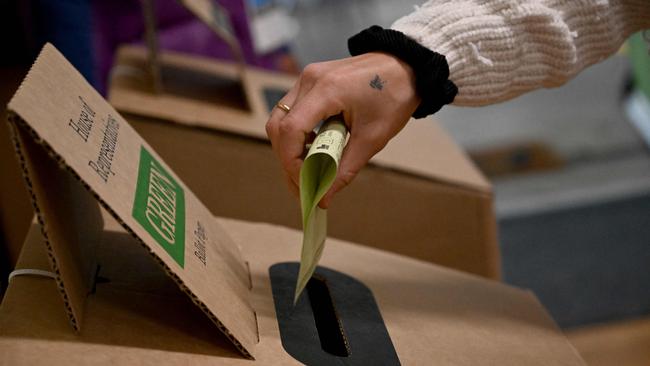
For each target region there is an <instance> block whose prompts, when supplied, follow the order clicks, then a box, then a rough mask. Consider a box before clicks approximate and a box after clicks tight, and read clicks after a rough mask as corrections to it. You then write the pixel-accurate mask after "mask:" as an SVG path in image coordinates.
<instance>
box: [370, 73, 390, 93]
mask: <svg viewBox="0 0 650 366" xmlns="http://www.w3.org/2000/svg"><path fill="white" fill-rule="evenodd" d="M384 84H386V80H381V78H380V77H379V75H377V74H375V78H374V79H372V80H370V87H371V88H373V89H377V90H382V89H383V88H384Z"/></svg>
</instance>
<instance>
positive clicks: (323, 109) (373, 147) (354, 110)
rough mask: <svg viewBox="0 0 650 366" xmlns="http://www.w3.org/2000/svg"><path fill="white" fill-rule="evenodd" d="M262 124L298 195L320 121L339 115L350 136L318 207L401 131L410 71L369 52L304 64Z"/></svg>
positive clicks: (412, 96)
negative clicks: (307, 151) (306, 155)
mask: <svg viewBox="0 0 650 366" xmlns="http://www.w3.org/2000/svg"><path fill="white" fill-rule="evenodd" d="M280 103H281V104H285V105H287V106H290V107H291V110H290V111H289V112H286V111H284V110H282V109H280V108H274V110H273V111H272V113H271V117H270V118H269V121H268V122H267V123H266V133H267V134H268V136H269V138H270V140H271V144H272V145H273V151H274V152H275V154H276V155H277V156H278V158H279V160H280V162H281V164H282V167H283V168H284V171H285V176H286V178H287V184H288V186H289V189H290V190H291V191H292V192H293V193H294V194H296V195H298V187H299V186H300V167H301V166H302V163H303V157H304V153H305V144H306V143H307V142H309V139H310V138H313V132H312V131H313V129H314V127H316V125H318V123H319V122H320V121H323V120H325V119H327V118H328V117H330V116H333V115H337V114H342V116H343V119H344V120H345V123H346V124H347V127H348V130H349V132H350V138H349V140H348V143H347V145H346V147H345V150H344V151H343V157H342V158H341V162H340V165H339V169H338V173H337V176H336V180H335V181H334V184H333V185H332V187H331V188H330V190H329V191H328V192H327V193H326V194H325V196H324V197H323V199H322V200H321V202H320V203H319V206H320V207H321V208H327V207H328V206H329V204H330V202H331V200H332V197H333V195H334V194H336V193H337V192H339V191H340V190H341V189H343V188H344V187H345V186H347V185H348V184H350V183H351V182H352V180H353V179H354V178H355V177H356V175H357V173H358V172H359V171H360V170H361V168H362V167H363V166H364V165H365V164H366V163H367V162H368V161H369V160H370V158H372V157H373V156H374V155H375V154H376V153H378V152H379V151H380V150H381V149H383V148H384V146H386V144H387V143H388V141H389V140H390V139H392V138H393V137H394V136H395V135H397V133H398V132H399V131H400V130H401V129H402V128H404V126H405V125H406V122H408V120H409V119H410V117H411V115H412V114H413V112H414V111H415V109H416V108H417V107H418V105H419V103H420V98H419V96H418V95H417V93H416V91H415V80H414V78H413V72H412V70H411V68H410V66H408V65H407V64H405V63H404V62H402V61H401V60H399V59H397V58H395V57H393V56H391V55H388V54H385V53H377V52H371V53H366V54H363V55H359V56H355V57H348V58H344V59H340V60H334V61H327V62H319V63H314V64H310V65H307V67H305V69H304V70H303V72H302V74H301V75H300V78H299V79H298V81H297V82H296V84H295V85H294V86H293V88H292V89H291V90H290V91H289V92H288V93H287V94H286V95H285V96H284V97H283V98H282V100H281V101H280Z"/></svg>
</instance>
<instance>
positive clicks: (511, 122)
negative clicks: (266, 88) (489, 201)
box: [0, 0, 650, 365]
mask: <svg viewBox="0 0 650 366" xmlns="http://www.w3.org/2000/svg"><path fill="white" fill-rule="evenodd" d="M218 4H219V5H220V6H221V8H222V9H223V11H224V14H225V15H226V16H227V18H228V19H227V21H226V22H225V23H224V24H226V26H225V27H226V28H228V29H229V31H230V32H232V34H233V35H234V36H235V37H236V38H237V40H238V43H239V44H240V45H241V49H242V54H243V57H244V59H245V61H246V63H247V64H248V65H251V66H255V67H260V68H264V69H268V70H274V71H278V72H283V73H292V74H296V73H299V71H300V70H301V68H302V67H304V66H305V65H307V64H309V63H311V62H317V61H323V60H330V59H336V58H342V57H346V56H348V53H347V47H346V41H347V38H348V37H349V36H351V35H353V34H355V33H356V32H358V31H360V30H361V29H363V28H365V27H368V26H370V25H373V24H378V25H381V26H384V27H388V26H390V25H391V24H392V22H394V21H395V20H396V19H398V18H399V17H401V16H403V15H405V14H408V13H409V12H411V11H412V10H413V9H414V8H413V7H414V5H416V4H417V2H414V1H390V0H357V1H350V0H302V1H300V0H282V1H280V0H276V1H271V0H268V1H267V0H219V1H218ZM154 10H155V17H156V19H157V27H158V40H159V46H160V48H161V49H169V50H174V51H179V52H185V53H191V54H197V55H202V56H206V57H212V58H218V59H226V60H228V59H232V58H233V56H232V53H231V52H230V49H229V47H228V45H227V44H226V43H225V42H224V41H222V40H221V39H219V38H218V37H216V36H215V34H214V32H212V31H211V30H210V29H209V28H208V27H206V26H205V24H203V23H202V22H201V21H200V20H199V19H197V18H196V17H195V16H194V15H193V14H191V13H190V12H189V11H188V10H187V9H185V8H184V7H182V6H181V5H179V3H178V2H176V1H174V0H155V1H154ZM0 18H1V19H0V27H1V29H0V40H1V41H2V45H3V52H2V57H1V58H0V66H1V71H0V76H1V77H2V80H1V85H2V91H1V94H0V98H1V99H0V101H1V102H2V107H1V108H0V109H2V108H4V106H5V104H6V102H7V100H8V98H9V97H10V96H11V94H12V93H13V92H14V90H15V87H16V86H17V83H18V82H19V81H20V80H21V78H22V76H23V75H24V72H25V71H26V70H27V68H28V67H29V65H30V64H31V62H32V61H33V59H34V57H35V55H36V54H37V53H38V51H39V50H40V47H41V46H42V44H43V43H44V42H46V41H47V42H52V43H54V45H55V46H56V47H57V48H59V49H60V50H61V51H62V52H63V53H64V54H65V55H66V57H67V58H68V59H69V60H70V61H71V62H72V63H73V64H74V65H75V66H76V67H77V69H78V70H80V71H81V73H82V74H83V75H84V76H85V77H86V78H87V79H88V80H89V81H90V82H91V83H92V84H93V85H94V86H95V87H96V88H97V89H98V90H99V91H100V92H102V93H104V94H105V93H106V92H107V82H108V78H109V74H110V70H111V68H112V65H113V60H114V56H115V52H116V50H117V47H118V46H119V45H121V44H125V43H128V44H144V31H145V26H144V22H143V14H142V8H141V3H140V1H138V0H110V1H109V0H103V1H101V0H94V1H90V0H88V1H72V0H57V1H54V0H50V1H48V0H26V1H13V0H5V1H3V2H2V3H1V5H0ZM646 38H647V37H646ZM648 73H650V62H649V61H648V45H647V44H646V42H644V40H643V35H641V34H637V35H635V36H634V38H633V39H631V40H630V41H628V43H627V44H626V45H625V46H624V47H623V48H622V49H621V51H620V52H619V53H618V54H617V55H615V56H613V57H611V58H609V59H607V60H605V61H604V62H602V63H600V64H597V65H595V66H593V67H590V68H589V69H587V70H586V71H585V72H583V73H582V74H581V75H579V76H578V77H577V78H575V79H574V80H572V81H571V82H569V83H567V84H566V85H564V86H562V87H560V88H556V89H548V90H539V91H535V92H532V93H529V94H526V95H524V96H522V97H519V98H517V99H514V100H511V101H508V102H505V103H501V104H498V105H493V106H488V107H482V108H458V107H453V106H447V107H445V108H443V109H442V110H441V111H440V112H439V113H437V114H436V115H435V116H434V117H433V118H435V119H436V120H438V121H439V122H440V123H441V124H442V125H443V126H444V128H445V129H446V130H447V131H448V132H449V133H450V134H451V135H452V136H453V138H454V139H455V140H456V141H457V142H458V143H459V144H460V145H461V146H462V147H463V148H464V149H465V150H466V151H467V153H468V154H469V156H470V157H471V159H472V160H473V161H474V163H475V164H476V165H477V166H478V168H479V169H480V170H481V171H482V172H483V174H485V175H486V176H487V177H488V178H489V179H490V181H491V182H492V184H493V189H494V192H495V210H496V217H497V222H498V232H499V245H500V249H501V256H502V258H501V268H502V279H503V281H504V282H506V283H509V284H512V285H515V286H519V287H523V288H527V289H531V290H532V291H533V292H534V293H535V294H536V295H537V296H538V297H539V299H540V300H541V302H542V303H543V304H544V305H545V306H546V307H547V309H548V310H549V312H550V313H551V315H552V317H553V318H554V319H555V320H556V321H557V322H558V324H559V325H560V326H561V327H562V328H563V329H564V330H565V331H567V334H569V337H570V339H571V340H572V341H573V342H574V344H575V345H576V346H577V348H578V349H579V350H580V351H581V352H582V354H583V356H584V357H585V358H586V359H587V361H588V362H589V363H590V364H593V365H601V364H602V365H606V364H614V362H618V364H650V361H649V360H650V353H648V352H650V351H648V350H650V316H649V315H648V314H649V313H650V154H649V151H648V143H649V142H650V104H649V103H648V97H647V96H648V95H650V94H648V88H647V85H648V84H646V83H647V82H648V81H647V80H648V79H647V77H648ZM418 123H426V122H425V121H419V122H418ZM2 134H3V135H2V136H0V138H1V139H3V140H2V149H3V150H2V154H0V155H2V156H3V157H2V159H4V160H2V161H0V162H1V163H2V164H3V165H2V176H3V178H5V179H19V178H18V177H14V176H13V175H15V173H14V172H13V171H11V170H10V169H9V168H6V167H9V165H10V164H14V163H13V162H11V161H9V160H6V156H10V155H11V152H10V147H9V145H8V143H7V141H8V140H7V136H5V135H6V131H3V132H2ZM1 198H2V204H3V211H2V212H1V214H2V216H3V217H4V218H5V219H7V218H8V220H14V221H15V222H16V223H15V224H12V225H10V226H8V227H5V228H4V229H3V230H4V232H3V233H2V235H3V237H2V239H3V240H5V241H8V240H11V238H12V237H20V236H21V235H24V232H25V231H24V230H26V223H25V224H22V222H24V221H26V220H27V221H28V220H29V218H30V217H31V214H30V213H23V212H17V211H13V210H11V211H10V210H8V209H7V208H6V207H15V206H16V205H20V204H21V203H20V202H28V201H27V197H26V193H25V192H19V191H12V192H2V197H1ZM12 205H13V206H12ZM25 212H26V211H25ZM26 218H27V219H26ZM21 225H24V226H21ZM9 257H10V256H9V255H7V256H4V257H3V258H5V260H4V261H3V263H2V266H3V270H4V272H5V273H6V272H7V271H8V270H9V268H10V267H11V263H10V260H9V259H8V258H9ZM639 350H641V351H639ZM643 350H645V351H643ZM635 352H636V353H635ZM644 352H645V353H644ZM621 360H623V362H622V361H621Z"/></svg>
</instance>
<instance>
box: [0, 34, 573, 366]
mask: <svg viewBox="0 0 650 366" xmlns="http://www.w3.org/2000/svg"><path fill="white" fill-rule="evenodd" d="M8 110H9V111H10V116H9V117H10V121H11V122H10V126H11V130H12V136H13V141H14V143H15V145H16V148H17V153H18V157H19V160H20V163H21V167H22V168H23V170H24V174H25V181H26V183H27V186H28V189H29V191H30V194H31V196H32V200H33V206H34V208H35V213H36V218H37V222H38V224H34V225H33V226H32V228H31V230H30V233H29V236H28V238H27V240H26V244H25V246H24V249H23V252H22V255H21V259H20V261H19V264H18V272H14V276H13V278H12V279H11V281H10V286H9V289H8V291H7V294H6V296H5V299H4V301H3V303H2V305H1V306H0V362H1V363H2V364H11V365H20V364H29V365H34V364H44V365H57V364H61V365H62V364H66V365H68V364H79V363H93V364H152V365H153V364H155V365H161V364H190V363H191V364H224V365H229V364H232V365H236V364H241V365H244V364H260V365H286V364H298V363H299V362H302V363H305V364H308V365H330V364H336V363H343V364H349V365H368V364H372V365H379V364H390V365H395V364H406V365H410V364H427V365H428V364H460V365H462V364H467V365H475V364H495V365H496V364H498V365H510V364H511V365H535V364H539V365H548V364H556V365H574V364H578V365H579V364H582V361H581V359H580V357H579V356H578V355H577V353H576V352H575V350H574V349H573V348H572V347H571V346H570V345H569V343H568V342H567V341H566V339H565V338H564V336H563V335H561V333H560V332H559V331H558V329H557V327H556V326H555V325H554V324H553V322H552V320H551V319H550V318H549V317H548V315H547V314H546V312H545V311H544V309H543V308H542V307H541V306H540V304H539V303H538V302H537V301H536V300H535V298H534V296H533V295H531V294H530V293H528V292H525V291H522V290H519V289H515V288H511V287H508V286H505V285H503V284H500V283H497V282H493V281H488V280H485V279H481V278H479V277H476V276H472V275H469V274H463V273H460V272H457V271H453V270H449V269H443V268H441V267H438V266H435V265H432V264H430V263H425V262H421V261H417V260H414V259H409V258H405V257H402V256H399V255H395V254H391V253H386V252H382V251H379V250H376V249H371V248H367V247H360V246H357V245H353V244H349V243H345V242H342V241H338V240H329V241H328V243H327V248H326V249H325V253H324V256H323V260H322V262H321V266H319V268H318V269H317V270H316V275H315V276H314V277H313V278H312V280H311V281H310V283H309V285H308V286H307V290H306V291H305V292H304V293H303V294H302V296H301V297H300V298H299V299H298V302H297V303H296V304H295V306H293V304H292V300H293V299H292V296H293V289H294V288H293V286H294V285H295V280H296V275H297V263H295V262H292V261H293V260H294V259H295V258H297V257H298V253H299V246H300V244H299V243H300V233H299V232H297V231H295V230H292V229H288V228H281V227H277V226H272V225H269V224H253V223H246V222H241V221H236V220H227V219H215V218H214V217H213V216H212V215H211V214H210V213H209V211H208V210H207V209H206V208H205V207H204V206H203V205H202V204H201V202H200V201H199V200H198V199H197V198H196V197H195V196H194V194H193V193H192V191H190V190H189V189H188V188H187V186H186V185H185V184H184V183H183V182H182V180H181V179H180V178H179V176H177V175H176V174H174V172H173V171H172V170H171V169H170V168H169V167H168V166H167V165H166V163H165V162H164V161H163V160H162V159H161V158H160V156H158V155H157V154H156V152H155V151H154V150H153V149H152V148H151V147H150V146H149V145H148V144H147V143H146V142H145V141H144V140H143V139H142V138H141V137H140V136H139V135H138V134H137V133H136V132H135V130H133V128H132V127H131V126H130V125H129V124H128V123H127V122H126V121H125V120H124V119H123V118H122V117H121V116H120V115H119V114H118V113H116V112H115V110H114V109H113V108H112V107H111V106H110V105H108V103H106V101H105V100H103V99H102V97H101V96H100V95H99V94H97V93H96V92H95V91H94V90H93V89H92V88H91V87H90V86H89V85H88V84H87V83H86V82H85V81H84V80H83V78H82V77H81V75H80V74H79V73H78V72H76V70H74V68H73V67H72V66H71V65H70V64H69V63H68V62H67V61H66V60H65V58H64V57H63V56H62V55H61V54H60V53H59V52H58V51H57V50H56V49H55V48H54V47H53V46H51V45H49V44H48V45H46V46H45V47H44V49H43V51H42V52H41V54H40V55H39V57H38V59H37V60H36V62H35V64H34V66H33V67H32V69H31V70H30V72H29V74H28V76H27V77H26V79H25V81H24V82H23V83H22V85H21V86H20V88H19V89H18V91H17V92H16V94H15V95H14V97H13V98H12V100H11V101H10V103H9V106H8ZM39 230H40V233H39ZM35 275H36V276H35Z"/></svg>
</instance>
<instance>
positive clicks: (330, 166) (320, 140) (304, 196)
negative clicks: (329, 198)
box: [293, 116, 348, 304]
mask: <svg viewBox="0 0 650 366" xmlns="http://www.w3.org/2000/svg"><path fill="white" fill-rule="evenodd" d="M347 134H348V131H347V128H346V126H345V123H344V122H343V118H342V117H341V116H334V117H330V118H328V119H327V121H325V122H324V123H323V125H322V126H321V128H320V130H319V131H318V134H317V135H316V139H314V142H313V143H312V144H311V147H310V148H309V152H308V153H307V156H306V157H305V161H304V163H303V164H302V168H301V169H300V206H301V208H302V228H303V237H302V253H301V256H300V272H299V274H298V281H297V283H296V292H295V294H294V299H293V302H294V304H295V303H296V301H297V300H298V297H299V296H300V293H301V292H302V290H304V288H305V286H307V282H309V279H310V278H311V276H312V274H314V270H315V269H316V266H317V265H318V260H319V259H320V257H321V254H322V253H323V247H324V246H325V238H327V210H323V209H321V208H320V207H318V202H320V200H321V198H323V196H324V195H325V193H327V191H328V190H329V189H330V187H331V186H332V183H334V179H335V178H336V172H337V170H338V166H339V162H340V161H341V155H342V154H343V147H345V141H346V138H347Z"/></svg>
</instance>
